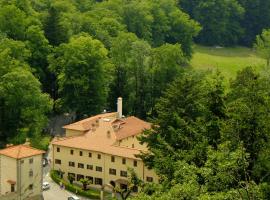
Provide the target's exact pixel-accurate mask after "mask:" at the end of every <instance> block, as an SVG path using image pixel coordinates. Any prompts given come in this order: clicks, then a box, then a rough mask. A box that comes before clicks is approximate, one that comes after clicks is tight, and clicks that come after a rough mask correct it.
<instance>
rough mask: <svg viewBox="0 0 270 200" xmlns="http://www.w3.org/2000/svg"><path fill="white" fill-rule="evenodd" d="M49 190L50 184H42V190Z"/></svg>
mask: <svg viewBox="0 0 270 200" xmlns="http://www.w3.org/2000/svg"><path fill="white" fill-rule="evenodd" d="M48 189H50V184H49V183H48V182H44V183H43V184H42V190H48Z"/></svg>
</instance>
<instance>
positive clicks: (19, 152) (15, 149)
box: [0, 145, 45, 159]
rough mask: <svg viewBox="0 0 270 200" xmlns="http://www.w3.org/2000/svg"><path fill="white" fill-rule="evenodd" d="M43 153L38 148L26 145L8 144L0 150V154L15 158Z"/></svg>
mask: <svg viewBox="0 0 270 200" xmlns="http://www.w3.org/2000/svg"><path fill="white" fill-rule="evenodd" d="M43 153H45V152H44V151H41V150H38V149H34V148H32V147H30V146H27V145H17V146H10V147H8V148H5V149H2V150H0V155H5V156H8V157H11V158H16V159H20V158H26V157H31V156H35V155H40V154H43Z"/></svg>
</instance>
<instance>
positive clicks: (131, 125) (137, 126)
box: [115, 116, 151, 140]
mask: <svg viewBox="0 0 270 200" xmlns="http://www.w3.org/2000/svg"><path fill="white" fill-rule="evenodd" d="M123 121H124V123H122V124H120V126H119V129H117V130H116V131H115V132H116V133H115V134H116V139H117V140H122V139H124V138H127V137H130V136H135V135H138V134H140V133H142V131H143V130H145V129H150V128H151V124H150V123H148V122H145V121H143V120H140V119H139V118H137V117H134V116H132V117H128V118H126V119H125V120H123Z"/></svg>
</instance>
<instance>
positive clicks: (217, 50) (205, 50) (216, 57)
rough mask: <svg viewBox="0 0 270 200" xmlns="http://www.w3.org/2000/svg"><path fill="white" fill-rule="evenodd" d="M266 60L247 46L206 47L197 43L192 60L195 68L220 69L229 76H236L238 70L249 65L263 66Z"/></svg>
mask: <svg viewBox="0 0 270 200" xmlns="http://www.w3.org/2000/svg"><path fill="white" fill-rule="evenodd" d="M265 62H266V61H265V60H264V59H262V58H260V57H259V56H258V55H256V52H254V50H252V49H250V48H246V47H234V48H225V47H224V48H223V47H205V46H200V45H196V46H195V47H194V54H193V58H192V60H191V66H192V67H193V68H194V69H199V70H201V69H202V70H208V69H218V70H219V71H221V72H222V73H223V75H224V76H225V77H227V78H234V77H235V75H236V73H237V71H239V70H241V69H243V68H245V67H247V66H252V67H257V68H261V67H263V66H264V65H265Z"/></svg>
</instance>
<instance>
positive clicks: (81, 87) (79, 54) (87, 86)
mask: <svg viewBox="0 0 270 200" xmlns="http://www.w3.org/2000/svg"><path fill="white" fill-rule="evenodd" d="M49 62H50V68H51V70H52V71H53V72H54V73H56V75H57V83H58V86H59V90H58V91H59V95H60V99H59V102H58V103H60V106H62V107H63V109H65V110H68V111H75V112H76V114H77V117H78V118H82V117H83V116H84V115H85V114H86V115H93V114H97V113H100V112H101V111H102V110H103V108H104V106H105V103H106V94H107V87H108V79H109V74H108V71H109V70H110V68H109V67H110V65H109V63H108V58H107V50H106V49H105V48H104V46H103V44H102V43H101V42H100V41H98V40H95V39H93V38H92V37H90V36H89V35H87V34H83V35H78V36H76V37H73V38H71V40H70V42H69V43H66V44H61V45H60V46H59V47H58V48H57V49H56V50H55V53H54V54H52V55H51V56H50V58H49Z"/></svg>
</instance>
